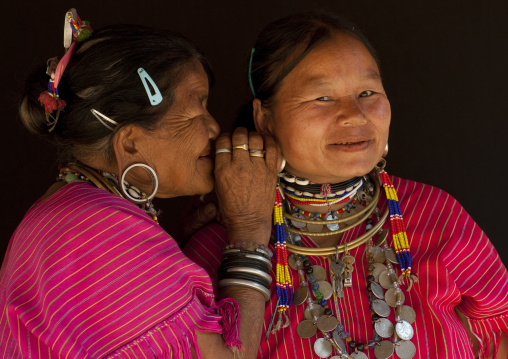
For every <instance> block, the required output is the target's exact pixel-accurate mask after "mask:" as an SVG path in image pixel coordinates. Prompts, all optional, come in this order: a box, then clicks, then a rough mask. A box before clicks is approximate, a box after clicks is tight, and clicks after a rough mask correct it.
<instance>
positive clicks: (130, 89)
mask: <svg viewBox="0 0 508 359" xmlns="http://www.w3.org/2000/svg"><path fill="white" fill-rule="evenodd" d="M196 63H201V65H203V67H204V69H205V71H206V73H207V74H208V77H209V82H210V84H211V83H212V82H213V76H212V71H211V69H210V66H209V64H208V62H207V60H206V59H205V57H204V56H203V55H202V54H201V53H200V52H199V51H198V50H197V49H196V47H194V46H193V45H192V44H191V43H190V42H189V41H187V40H186V39H185V38H183V37H182V36H181V35H179V34H176V33H173V32H170V31H166V30H158V29H153V28H148V27H143V26H136V25H114V26H108V27H104V28H102V29H100V30H97V31H95V32H94V33H93V34H92V36H91V38H90V39H88V40H87V41H85V42H83V43H80V44H77V47H76V52H75V54H74V55H73V56H72V58H71V60H70V62H69V65H68V66H67V68H66V69H65V72H64V74H63V76H62V79H61V81H60V84H59V86H58V89H59V95H60V98H61V99H63V100H64V101H65V102H66V103H67V105H66V107H65V109H64V111H62V113H60V117H59V120H58V123H57V125H56V127H55V128H54V130H53V131H52V132H49V131H48V129H49V128H48V126H47V124H46V116H45V112H44V107H43V106H42V105H41V104H40V102H39V101H38V97H39V95H40V94H41V92H43V91H44V90H45V89H46V88H47V85H48V81H49V76H48V75H47V74H46V66H44V67H41V68H39V69H37V70H36V71H35V72H34V73H33V74H32V75H31V76H30V77H29V78H28V79H27V81H26V83H25V88H24V91H23V94H22V100H21V103H20V115H21V120H22V122H23V124H24V125H25V127H26V128H27V129H28V130H30V131H31V132H33V133H35V134H38V135H41V136H43V137H44V138H46V139H47V140H48V141H49V142H50V143H52V144H53V145H54V146H56V148H57V150H58V152H59V155H60V160H61V161H69V160H74V159H76V154H80V156H83V155H85V156H86V155H93V154H97V153H104V154H106V156H107V158H109V159H111V158H112V155H113V151H112V143H111V142H112V138H113V134H114V131H111V130H110V129H108V128H107V127H106V126H104V125H103V124H102V123H101V122H100V121H98V120H97V119H96V118H95V116H94V115H93V114H92V113H91V112H90V110H91V109H92V108H93V109H96V110H97V111H99V112H101V113H102V114H104V115H105V116H108V117H109V118H111V119H113V120H115V121H116V122H118V124H119V125H118V126H117V127H116V128H115V131H117V130H118V129H119V128H121V127H123V126H126V125H130V124H136V125H138V126H140V127H142V128H143V129H145V130H147V131H150V130H155V129H156V128H157V127H158V124H159V120H161V119H162V118H163V116H164V114H165V113H166V112H167V111H168V110H169V109H170V107H171V106H172V104H173V90H174V89H175V87H176V86H177V85H178V84H179V82H180V81H181V79H182V77H183V75H184V74H185V73H186V71H187V70H188V69H190V68H191V66H192V65H194V64H196ZM140 67H142V68H143V69H145V71H146V72H147V73H148V74H149V75H150V77H151V78H152V79H153V81H154V82H155V83H156V85H157V87H158V88H159V90H160V92H161V93H162V96H163V100H162V102H161V103H160V104H159V105H157V106H152V105H151V104H150V101H149V99H148V95H147V93H146V91H145V88H144V86H143V83H142V81H141V79H140V77H139V75H138V73H137V70H138V68H140Z"/></svg>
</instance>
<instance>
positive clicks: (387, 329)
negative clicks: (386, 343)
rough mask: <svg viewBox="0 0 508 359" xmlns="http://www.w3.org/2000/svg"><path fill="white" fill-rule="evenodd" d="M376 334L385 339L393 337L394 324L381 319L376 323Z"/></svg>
mask: <svg viewBox="0 0 508 359" xmlns="http://www.w3.org/2000/svg"><path fill="white" fill-rule="evenodd" d="M374 327H375V329H376V333H378V334H379V335H380V336H381V337H383V338H389V337H391V336H392V335H393V323H392V322H391V321H390V320H388V319H386V318H379V321H377V322H376V323H374Z"/></svg>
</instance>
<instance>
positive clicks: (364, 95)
mask: <svg viewBox="0 0 508 359" xmlns="http://www.w3.org/2000/svg"><path fill="white" fill-rule="evenodd" d="M373 94H374V91H370V90H367V91H363V92H362V93H361V94H360V97H369V96H372V95H373Z"/></svg>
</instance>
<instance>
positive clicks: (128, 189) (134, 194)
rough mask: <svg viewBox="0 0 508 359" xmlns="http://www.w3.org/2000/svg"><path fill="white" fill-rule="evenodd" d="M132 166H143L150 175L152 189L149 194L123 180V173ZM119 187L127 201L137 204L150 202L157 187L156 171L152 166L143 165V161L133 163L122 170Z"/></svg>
mask: <svg viewBox="0 0 508 359" xmlns="http://www.w3.org/2000/svg"><path fill="white" fill-rule="evenodd" d="M134 167H142V168H144V169H145V170H146V171H147V172H148V174H149V175H150V177H151V178H152V186H153V191H152V193H150V195H148V196H146V195H144V194H143V193H142V192H141V191H140V190H139V189H137V188H136V187H134V186H131V185H129V184H128V183H127V182H126V181H125V175H126V174H127V172H129V171H130V170H131V169H133V168H134ZM120 188H121V190H122V193H123V194H124V195H125V196H126V197H127V199H128V200H129V201H131V202H134V203H137V204H143V203H147V202H150V201H151V200H152V198H154V197H155V194H156V193H157V189H158V188H159V179H158V178H157V173H155V170H154V169H153V168H152V167H150V166H148V165H145V164H144V163H134V164H132V165H130V166H129V167H127V168H126V169H125V171H123V173H122V177H121V178H120Z"/></svg>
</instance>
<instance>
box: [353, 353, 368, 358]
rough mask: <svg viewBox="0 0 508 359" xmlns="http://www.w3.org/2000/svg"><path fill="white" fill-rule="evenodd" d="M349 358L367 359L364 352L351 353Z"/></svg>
mask: <svg viewBox="0 0 508 359" xmlns="http://www.w3.org/2000/svg"><path fill="white" fill-rule="evenodd" d="M350 357H351V358H355V359H369V357H368V356H367V355H366V354H365V353H364V352H358V353H352V354H351V355H350Z"/></svg>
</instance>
